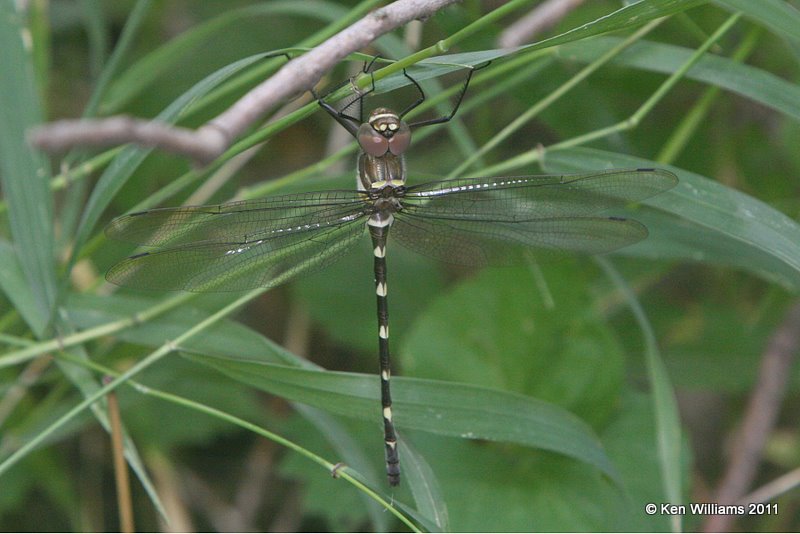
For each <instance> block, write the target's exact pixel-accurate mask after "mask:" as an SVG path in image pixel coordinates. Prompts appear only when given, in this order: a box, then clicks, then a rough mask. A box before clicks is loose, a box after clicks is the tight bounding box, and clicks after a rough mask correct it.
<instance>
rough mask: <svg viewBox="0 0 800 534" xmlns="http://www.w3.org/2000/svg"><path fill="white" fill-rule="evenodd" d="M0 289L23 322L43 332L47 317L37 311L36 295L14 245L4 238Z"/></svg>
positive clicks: (0, 242) (1, 241) (0, 260)
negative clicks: (26, 277)
mask: <svg viewBox="0 0 800 534" xmlns="http://www.w3.org/2000/svg"><path fill="white" fill-rule="evenodd" d="M0 290H2V291H3V293H5V294H6V296H7V297H8V299H9V300H10V301H11V303H12V304H14V309H15V310H16V311H18V312H19V314H20V315H21V316H22V318H23V319H24V320H25V322H26V323H27V324H28V325H29V326H30V327H31V330H33V331H34V332H44V329H45V327H46V326H47V317H45V316H43V315H42V314H41V313H39V309H38V307H37V303H36V297H35V296H34V294H33V291H31V286H30V285H29V284H28V281H27V280H26V279H25V272H24V271H23V269H22V267H21V266H20V264H19V258H18V257H17V254H16V252H14V247H13V246H12V245H11V243H9V242H8V241H5V240H0Z"/></svg>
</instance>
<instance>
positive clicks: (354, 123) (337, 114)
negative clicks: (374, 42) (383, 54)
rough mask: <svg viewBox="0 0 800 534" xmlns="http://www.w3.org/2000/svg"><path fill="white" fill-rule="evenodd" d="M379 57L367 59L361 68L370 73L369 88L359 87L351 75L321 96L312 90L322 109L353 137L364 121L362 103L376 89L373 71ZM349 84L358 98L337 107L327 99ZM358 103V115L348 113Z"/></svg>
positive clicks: (365, 72)
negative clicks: (362, 88)
mask: <svg viewBox="0 0 800 534" xmlns="http://www.w3.org/2000/svg"><path fill="white" fill-rule="evenodd" d="M378 59H380V56H379V55H376V56H374V57H373V58H372V59H371V60H370V61H369V62H366V61H365V62H364V66H363V67H362V69H361V70H362V72H363V73H364V74H369V75H370V78H371V82H372V83H371V85H370V88H369V89H367V90H361V89H359V87H358V86H357V85H356V83H355V78H354V77H351V78H349V79H348V80H347V81H345V82H343V83H341V84H339V85H337V86H336V87H334V88H332V89H331V90H330V91H328V92H326V93H325V94H324V95H322V96H320V95H319V94H318V93H317V92H316V91H315V90H313V89H312V90H311V94H312V95H313V96H314V98H315V99H316V100H317V103H318V104H319V105H320V107H322V109H324V110H325V111H327V112H328V114H329V115H330V116H331V117H333V118H334V119H335V120H336V122H338V123H339V124H341V125H342V126H343V127H344V128H345V130H347V131H348V132H350V134H351V135H352V136H353V137H355V136H356V133H357V132H358V127H359V126H360V125H361V124H362V123H363V122H364V117H363V115H364V111H363V110H364V106H363V105H361V104H362V102H363V100H364V97H366V96H367V95H368V94H370V93H371V92H373V91H374V90H375V74H374V73H373V72H372V67H373V65H374V64H375V62H376V61H377V60H378ZM348 84H349V85H350V88H351V89H352V91H353V93H355V94H356V95H357V96H356V98H354V99H353V100H351V101H350V102H348V103H347V104H346V105H345V106H344V107H342V108H340V109H337V108H335V107H333V106H332V105H330V104H328V102H326V101H325V99H326V98H327V97H328V96H329V95H330V94H332V93H334V92H335V91H338V90H339V89H341V88H342V87H344V86H345V85H348ZM356 103H357V104H358V106H359V111H358V117H355V116H353V115H350V114H348V113H347V109H348V108H350V107H351V106H353V105H355V104H356Z"/></svg>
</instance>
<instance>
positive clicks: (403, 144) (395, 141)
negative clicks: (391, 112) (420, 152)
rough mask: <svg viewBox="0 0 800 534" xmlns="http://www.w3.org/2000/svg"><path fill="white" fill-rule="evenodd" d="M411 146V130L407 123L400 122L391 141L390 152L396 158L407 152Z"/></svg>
mask: <svg viewBox="0 0 800 534" xmlns="http://www.w3.org/2000/svg"><path fill="white" fill-rule="evenodd" d="M410 144H411V128H409V127H408V124H406V123H405V122H402V121H401V122H400V125H399V127H398V128H397V130H395V132H394V135H392V137H391V138H390V139H389V150H390V151H391V153H392V154H394V155H395V156H399V155H400V154H402V153H403V152H405V151H406V149H407V148H408V146H409V145H410Z"/></svg>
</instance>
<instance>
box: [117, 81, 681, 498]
mask: <svg viewBox="0 0 800 534" xmlns="http://www.w3.org/2000/svg"><path fill="white" fill-rule="evenodd" d="M404 74H405V72H404ZM405 75H406V77H407V78H409V79H410V80H411V82H412V83H413V85H415V86H416V89H417V90H418V92H419V97H418V98H417V100H416V101H415V102H413V103H412V104H411V105H410V106H408V107H406V109H404V110H403V111H402V112H400V113H397V112H395V111H393V110H391V109H389V108H386V107H379V108H377V109H375V110H373V111H372V112H371V113H370V114H369V116H368V118H367V120H362V118H361V117H360V116H359V117H355V116H352V115H348V114H347V113H346V112H345V109H346V108H347V107H349V106H350V104H348V106H346V107H345V108H344V109H342V110H340V109H336V108H335V107H333V106H332V105H331V104H329V103H328V102H326V101H325V97H318V96H317V95H316V93H314V96H315V97H316V98H317V99H318V103H319V105H320V106H321V107H322V109H324V110H325V111H326V112H327V113H328V114H330V115H331V117H333V119H334V120H336V121H337V122H338V123H339V124H341V125H342V126H343V127H344V128H345V129H346V130H347V131H348V132H349V133H350V134H351V135H352V136H353V137H355V139H356V140H357V141H358V145H359V148H360V152H359V155H358V163H357V179H356V182H357V184H356V188H355V189H354V190H328V191H317V192H306V193H298V194H289V195H280V196H272V197H268V198H263V199H257V200H245V201H239V202H231V203H227V204H219V205H210V206H188V207H176V208H156V209H149V210H146V211H140V212H136V213H130V214H127V215H123V216H122V217H119V218H117V219H114V220H113V221H112V222H111V223H110V224H109V226H108V227H107V228H106V234H107V235H108V236H109V237H110V238H113V239H116V240H120V241H126V242H132V243H135V244H138V245H143V246H148V247H155V250H151V251H147V252H143V253H139V254H136V255H134V256H131V257H129V258H127V259H125V260H123V261H121V262H120V263H118V264H116V265H114V266H113V267H112V268H111V270H110V271H108V273H107V275H106V278H107V280H108V281H110V282H112V283H114V284H117V285H120V286H126V287H132V288H138V289H148V290H185V291H197V292H205V291H243V290H247V289H255V288H259V287H273V286H276V285H278V284H281V283H284V282H286V281H288V280H290V279H293V278H295V277H297V276H299V275H302V274H306V273H309V272H313V271H316V270H319V269H322V268H324V267H327V266H329V265H330V264H331V263H333V262H334V261H335V260H336V259H338V258H340V257H341V256H342V255H344V254H345V253H347V252H348V251H350V250H351V249H352V248H353V247H354V246H355V245H356V244H357V243H358V242H359V241H360V240H362V239H365V235H366V234H368V235H369V237H370V239H371V243H372V250H373V264H374V282H375V293H376V297H377V318H378V321H377V324H378V356H379V362H380V366H379V372H380V396H381V414H382V420H383V441H384V449H385V451H384V453H385V462H386V474H387V480H388V483H389V484H390V485H391V486H397V485H398V484H399V483H400V457H399V453H398V435H397V431H396V429H395V425H394V422H393V414H392V397H391V389H390V386H389V384H390V379H391V365H390V354H389V306H388V300H387V295H388V286H387V268H386V255H387V239H388V236H389V233H390V231H391V234H392V236H393V240H396V241H398V242H399V243H400V244H402V245H404V246H405V247H407V248H409V249H411V250H413V251H415V252H418V253H420V254H423V255H426V256H429V257H432V258H435V259H438V260H441V261H443V262H446V263H453V264H460V265H468V266H479V267H482V266H489V265H507V264H510V263H514V262H515V261H518V260H517V258H519V257H520V254H519V252H520V250H532V251H533V252H534V254H535V256H534V257H537V258H538V257H543V256H545V257H546V256H550V255H559V254H562V253H564V252H579V253H584V254H602V253H607V252H611V251H615V250H618V249H620V248H623V247H626V246H628V245H631V244H633V243H636V242H638V241H641V240H643V239H644V238H645V237H647V234H648V231H647V228H646V227H645V226H644V225H643V224H641V223H640V222H638V221H636V220H633V219H630V218H624V217H619V216H615V215H609V214H607V213H605V212H607V211H608V210H612V209H614V208H620V207H623V206H625V205H627V204H629V203H634V202H639V201H642V200H644V199H647V198H650V197H652V196H654V195H657V194H659V193H662V192H664V191H667V190H669V189H670V188H672V187H674V186H675V185H676V184H677V182H678V179H677V177H676V176H675V175H674V174H673V173H671V172H669V171H666V170H659V169H622V170H605V171H602V172H593V173H586V174H568V175H531V176H508V177H488V178H457V179H451V180H440V181H430V182H426V183H420V184H414V185H411V184H409V183H408V181H409V180H408V172H407V169H406V159H405V156H406V153H407V150H408V148H409V147H410V145H411V132H412V130H413V129H415V128H417V127H421V126H429V125H432V124H441V123H445V122H448V121H449V120H450V119H452V117H453V116H454V115H455V113H456V111H457V109H458V107H459V105H460V103H461V100H462V99H463V97H464V94H465V92H466V89H467V86H468V85H469V81H470V77H471V75H472V70H470V71H469V73H468V75H467V78H466V82H465V83H464V85H463V88H462V90H461V92H460V95H459V96H458V100H457V102H456V104H455V106H454V108H453V110H452V111H451V112H450V113H449V114H448V115H446V116H442V117H438V118H434V119H427V120H422V121H418V122H413V123H409V122H407V121H406V120H404V117H405V116H406V115H407V114H408V113H409V112H410V111H411V110H413V109H415V108H416V107H417V106H418V105H419V104H421V103H422V101H423V100H424V99H425V93H424V92H423V90H422V88H421V87H420V86H419V84H418V83H417V82H416V81H415V80H414V79H413V78H411V77H410V76H409V75H408V74H405ZM373 89H374V79H373ZM368 92H369V91H364V92H363V93H362V94H361V95H359V105H360V102H361V99H363V96H365V95H366V94H367V93H368ZM351 104H352V102H351ZM360 114H361V112H359V115H360Z"/></svg>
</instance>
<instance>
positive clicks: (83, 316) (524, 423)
mask: <svg viewBox="0 0 800 534" xmlns="http://www.w3.org/2000/svg"><path fill="white" fill-rule="evenodd" d="M97 298H99V297H97ZM110 298H111V297H102V299H103V301H104V302H105V304H106V305H105V306H98V305H96V304H95V305H94V306H92V305H91V302H92V297H87V296H77V295H76V296H73V297H72V298H71V299H70V317H71V318H72V320H73V321H74V322H75V323H76V324H84V325H86V326H90V325H93V324H97V323H98V321H106V322H107V321H109V320H110V319H111V317H114V314H128V312H129V311H130V310H133V309H135V308H136V307H137V306H140V305H141V303H143V302H147V301H146V300H144V299H124V298H121V297H119V296H116V295H115V296H114V297H113V298H114V299H115V300H116V301H117V303H116V305H114V306H112V305H110V303H109V299H110ZM87 304H89V305H88V306H87ZM108 310H114V311H113V312H109V311H108ZM108 314H111V316H110V317H109V315H108ZM203 315H204V313H203V312H201V311H199V310H195V309H191V308H184V309H182V310H180V311H179V312H170V313H168V314H165V315H164V316H162V317H160V318H159V320H158V324H149V323H146V324H142V325H139V326H137V327H135V328H131V329H129V330H126V331H124V332H122V333H121V334H120V337H123V338H125V339H127V340H129V341H132V342H136V343H140V344H145V345H161V344H163V342H164V340H165V339H170V338H172V337H174V336H173V335H172V333H173V332H174V331H178V330H180V331H185V328H184V327H183V325H185V324H191V325H193V324H196V323H197V321H198V318H202V317H203ZM123 316H124V315H123ZM180 349H181V350H182V351H184V352H187V353H191V354H190V355H189V356H188V357H189V358H190V359H192V360H195V361H199V362H202V363H205V364H207V365H210V366H212V367H214V368H216V369H217V370H219V371H221V372H223V373H225V374H227V375H228V376H230V377H232V378H234V379H235V380H237V381H239V382H242V383H245V384H249V385H251V386H255V387H257V388H259V389H263V390H265V391H270V392H271V393H274V394H276V395H280V396H283V397H285V398H287V399H289V400H293V401H298V402H302V403H305V404H308V405H311V406H316V407H319V408H323V409H325V410H327V411H330V412H333V413H337V414H341V415H347V416H349V417H356V418H359V419H364V420H368V421H380V403H379V402H378V399H379V397H380V395H379V380H378V377H377V376H374V375H360V374H354V373H340V372H339V373H334V372H331V371H327V372H322V371H320V370H319V368H318V367H316V366H314V365H313V364H312V363H310V362H308V361H307V360H304V359H302V358H298V357H297V356H294V355H293V354H291V353H289V352H288V351H286V350H285V349H283V348H281V347H280V346H278V345H275V344H274V343H272V342H271V341H270V340H268V339H266V338H264V337H262V336H260V335H258V334H256V333H255V332H253V331H251V330H249V329H247V328H245V327H244V326H241V325H237V324H234V323H230V322H222V323H220V324H218V325H216V326H214V327H212V328H211V329H209V330H207V331H205V332H203V333H201V334H198V335H197V336H195V337H193V338H192V339H190V340H189V341H187V342H186V343H185V344H183V345H181V347H180ZM392 384H393V385H394V386H395V388H394V390H393V396H394V398H395V403H396V406H397V414H396V418H395V420H396V421H397V423H398V425H399V427H400V430H401V431H402V430H403V429H404V428H409V429H420V430H425V431H428V432H435V433H439V434H444V435H449V436H459V437H467V438H471V439H487V440H492V441H508V442H512V443H518V444H522V445H526V446H530V447H538V448H544V449H547V450H553V451H557V452H559V453H561V454H564V455H567V456H571V457H574V458H577V459H579V460H581V461H583V462H586V463H589V464H590V465H592V466H594V467H596V468H598V469H600V470H601V471H603V472H605V473H606V474H608V475H610V476H612V477H613V476H614V469H613V467H612V466H611V465H610V464H609V463H608V459H607V458H606V457H605V455H604V453H603V451H602V449H601V448H600V447H599V445H598V442H597V440H596V438H595V437H593V434H592V431H591V429H590V428H589V427H588V426H587V425H586V424H585V423H584V422H583V421H581V420H580V419H578V418H576V417H575V416H574V415H572V414H571V413H569V412H567V411H566V410H564V409H562V408H559V407H557V406H555V405H552V404H549V403H546V402H542V401H539V400H536V399H532V398H529V397H526V396H523V395H518V394H514V393H506V392H501V391H496V390H492V389H488V388H481V387H476V386H471V385H467V384H458V383H449V382H441V381H432V380H421V379H412V378H394V379H393V380H392Z"/></svg>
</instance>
